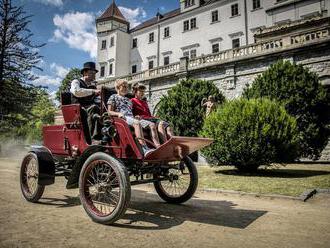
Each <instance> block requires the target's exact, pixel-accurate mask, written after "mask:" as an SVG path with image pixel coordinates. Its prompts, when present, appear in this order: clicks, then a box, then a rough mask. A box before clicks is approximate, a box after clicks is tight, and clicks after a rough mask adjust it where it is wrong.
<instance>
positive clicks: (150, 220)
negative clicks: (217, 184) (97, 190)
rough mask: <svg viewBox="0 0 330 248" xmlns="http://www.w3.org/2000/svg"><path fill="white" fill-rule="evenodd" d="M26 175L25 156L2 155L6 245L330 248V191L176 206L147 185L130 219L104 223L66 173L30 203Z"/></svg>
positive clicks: (207, 195) (1, 230)
mask: <svg viewBox="0 0 330 248" xmlns="http://www.w3.org/2000/svg"><path fill="white" fill-rule="evenodd" d="M18 173H19V161H18V160H9V159H0V200H1V204H0V247H24V248H25V247H43V248H44V247H126V248H127V247H144V248H146V247H189V248H191V247H199V248H204V247H240V248H242V247H244V248H245V247H263V248H265V247H299V248H303V247H306V248H311V247H330V231H329V230H330V211H329V210H330V209H329V207H330V196H329V195H327V194H324V195H322V194H318V195H317V196H316V197H314V198H312V199H310V200H309V201H308V202H305V203H304V202H301V201H297V200H287V199H277V198H274V199H268V198H263V197H254V196H240V195H231V194H216V193H212V192H204V193H198V194H196V196H195V197H194V198H193V199H191V200H190V201H188V202H187V203H185V204H183V205H179V206H176V205H169V204H166V203H164V202H162V201H161V200H160V198H159V197H158V196H157V195H156V194H155V193H154V192H153V190H152V188H151V187H144V186H143V187H141V186H139V187H133V191H132V199H131V205H130V208H129V210H128V211H127V212H126V215H125V216H124V218H123V219H121V220H119V221H118V222H117V223H116V224H115V225H114V226H104V225H100V224H96V223H94V222H92V221H91V220H90V219H89V217H88V216H87V214H85V212H84V210H83V208H82V206H81V205H80V202H79V197H78V190H67V189H65V179H64V178H56V183H55V184H54V185H51V186H49V187H46V190H45V193H44V195H43V198H42V200H41V202H40V203H39V204H32V203H28V202H27V201H25V200H24V199H23V197H22V196H21V192H20V188H19V179H18Z"/></svg>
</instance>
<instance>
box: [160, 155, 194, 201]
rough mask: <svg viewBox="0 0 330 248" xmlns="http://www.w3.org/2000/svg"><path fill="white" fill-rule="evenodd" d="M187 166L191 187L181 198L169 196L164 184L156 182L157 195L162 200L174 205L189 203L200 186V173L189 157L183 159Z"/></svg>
mask: <svg viewBox="0 0 330 248" xmlns="http://www.w3.org/2000/svg"><path fill="white" fill-rule="evenodd" d="M182 161H183V162H184V164H185V166H186V167H187V168H188V171H189V174H190V182H189V186H188V188H187V190H186V192H184V193H183V194H182V195H180V196H171V195H169V194H168V193H167V192H166V190H165V189H164V188H163V187H162V183H161V182H160V181H156V182H154V186H155V189H156V192H157V194H158V195H159V196H160V198H162V199H163V200H164V201H166V202H168V203H173V204H180V203H183V202H186V201H188V200H189V199H190V198H191V197H192V196H193V195H194V194H195V192H196V189H197V186H198V173H197V169H196V166H195V164H194V162H193V161H192V160H191V158H189V157H185V158H183V159H182Z"/></svg>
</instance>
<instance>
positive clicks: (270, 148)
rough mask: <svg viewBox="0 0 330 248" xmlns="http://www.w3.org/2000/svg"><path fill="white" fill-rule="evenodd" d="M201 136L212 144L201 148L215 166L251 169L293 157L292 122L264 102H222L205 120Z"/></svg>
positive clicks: (274, 104) (276, 106)
mask: <svg viewBox="0 0 330 248" xmlns="http://www.w3.org/2000/svg"><path fill="white" fill-rule="evenodd" d="M200 134H201V136H203V137H210V138H213V139H214V143H213V144H212V145H211V146H209V147H207V148H205V149H203V154H204V155H205V156H206V158H207V159H208V160H209V161H210V162H212V163H215V164H217V165H220V164H224V165H234V166H235V167H236V168H238V169H240V170H255V169H257V168H258V167H259V166H260V165H266V166H267V165H270V164H271V163H274V162H276V163H284V162H289V161H292V160H294V159H295V158H296V156H297V140H298V131H297V128H296V120H295V118H294V117H292V116H290V115H289V114H288V113H287V112H286V111H285V109H284V107H283V106H281V105H280V104H279V103H277V102H274V101H271V100H268V99H253V100H247V99H239V100H234V101H231V102H227V103H225V104H224V105H223V106H222V107H220V108H218V109H217V111H216V112H214V113H212V114H211V115H210V116H209V117H208V118H206V120H205V123H204V126H203V129H202V131H201V132H200Z"/></svg>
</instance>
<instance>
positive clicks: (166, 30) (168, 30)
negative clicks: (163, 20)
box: [164, 27, 170, 38]
mask: <svg viewBox="0 0 330 248" xmlns="http://www.w3.org/2000/svg"><path fill="white" fill-rule="evenodd" d="M169 36H170V27H166V28H164V38H166V37H169Z"/></svg>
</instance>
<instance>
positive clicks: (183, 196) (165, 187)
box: [154, 157, 198, 204]
mask: <svg viewBox="0 0 330 248" xmlns="http://www.w3.org/2000/svg"><path fill="white" fill-rule="evenodd" d="M164 177H165V178H164ZM155 178H156V179H162V180H158V181H156V182H154V186H155V189H156V192H157V193H158V195H159V196H160V197H161V198H162V199H163V200H164V201H166V202H169V203H175V204H179V203H183V202H185V201H188V200H189V199H190V198H191V197H192V196H193V195H194V193H195V191H196V189H197V186H198V173H197V169H196V166H195V164H194V163H193V162H192V160H191V159H190V158H189V157H185V158H183V159H182V160H181V161H179V162H176V163H171V164H169V169H168V171H166V173H165V175H162V176H161V177H159V175H155ZM164 179H167V180H164Z"/></svg>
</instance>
